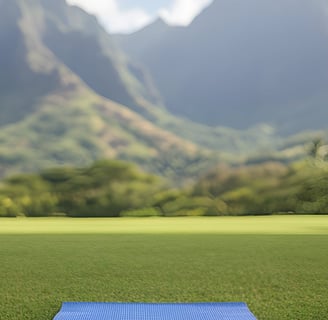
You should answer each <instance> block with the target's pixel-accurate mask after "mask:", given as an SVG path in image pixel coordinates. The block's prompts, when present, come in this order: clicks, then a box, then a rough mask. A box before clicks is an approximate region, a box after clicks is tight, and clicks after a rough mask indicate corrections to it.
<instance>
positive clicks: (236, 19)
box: [116, 0, 328, 135]
mask: <svg viewBox="0 0 328 320" xmlns="http://www.w3.org/2000/svg"><path fill="white" fill-rule="evenodd" d="M327 8H328V5H327V1H325V0H313V1H308V0H247V1H244V0H215V1H213V3H212V4H211V5H210V6H209V7H207V8H206V9H205V10H204V11H203V12H202V13H201V14H200V15H199V16H198V17H197V18H196V19H195V20H194V21H193V22H192V23H191V25H189V26H188V27H170V26H167V25H165V23H164V22H163V21H161V20H158V21H156V22H154V23H153V24H152V25H149V26H147V27H145V28H144V29H142V30H140V31H138V32H136V33H133V34H130V35H126V36H123V35H119V36H116V41H117V43H119V44H120V45H121V47H122V48H123V49H124V51H125V52H126V54H127V55H129V56H130V57H131V58H132V59H134V60H136V61H139V62H140V63H141V64H143V65H145V66H146V67H147V68H148V70H149V72H150V74H151V76H152V78H153V79H154V81H155V84H156V86H157V87H158V89H159V91H160V93H161V95H162V98H163V101H164V104H165V105H166V107H167V108H168V110H169V111H171V112H173V113H174V114H176V115H180V116H184V117H187V118H189V119H191V120H193V121H195V122H200V123H204V124H208V125H212V126H217V125H220V126H226V127H232V128H236V129H245V128H249V127H252V126H254V125H256V124H259V123H267V124H269V125H271V126H273V127H274V128H276V129H277V130H278V132H279V133H282V134H285V135H287V134H291V133H297V132H300V131H303V130H312V129H321V128H326V127H327V124H326V118H327V116H328V109H327V107H326V105H327V103H328V92H327V87H328V59H327V57H328V16H327V10H328V9H327ZM156 34H157V35H158V36H157V37H156Z"/></svg>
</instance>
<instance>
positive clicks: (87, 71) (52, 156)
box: [0, 0, 303, 182]
mask: <svg viewBox="0 0 328 320" xmlns="http://www.w3.org/2000/svg"><path fill="white" fill-rule="evenodd" d="M0 18H1V19H0V27H1V28H0V46H1V48H2V52H1V55H0V67H1V70H2V71H3V72H2V73H1V74H0V84H1V86H0V177H4V176H8V175H11V174H13V173H16V172H31V171H38V170H40V169H43V168H46V167H53V166H58V165H64V166H66V165H73V166H85V165H88V164H90V163H91V162H93V161H95V160H97V159H100V158H117V159H121V160H127V161H132V162H135V163H137V164H138V165H140V166H142V167H143V168H144V169H146V170H147V171H152V172H155V173H159V174H161V175H164V176H167V177H170V178H174V179H175V180H176V181H178V182H179V181H180V180H181V179H180V178H181V177H187V178H188V179H189V178H193V177H194V176H198V175H199V174H200V172H202V171H204V170H207V169H208V167H209V166H211V165H213V164H215V163H216V162H217V161H219V160H223V161H228V162H237V163H240V162H243V161H246V160H247V158H248V157H249V156H250V155H252V154H254V153H256V152H260V151H261V150H266V151H268V150H269V151H272V152H273V151H274V149H276V148H278V147H280V148H282V150H283V149H284V147H283V146H284V140H282V139H281V138H280V137H279V136H278V135H277V134H276V133H275V132H274V131H273V130H272V129H271V128H270V127H269V126H267V125H262V124H258V125H257V126H254V127H253V128H250V129H248V130H246V131H245V130H235V129H231V128H227V127H208V126H205V125H201V124H199V123H196V122H193V121H190V120H187V119H183V118H177V117H176V116H173V115H172V114H170V113H169V112H168V111H167V110H166V109H165V105H164V104H163V102H162V98H161V94H160V93H159V91H158V90H157V88H156V86H155V85H154V82H153V80H152V77H151V76H150V74H149V73H148V72H147V70H146V69H145V68H144V67H143V66H142V65H141V64H140V63H138V62H135V61H134V60H133V59H131V58H129V57H128V56H127V55H125V54H124V53H123V52H122V51H121V49H120V48H119V47H118V46H117V45H116V43H115V39H113V38H112V36H110V35H109V34H107V33H106V32H105V31H104V29H103V28H102V27H101V26H100V25H99V24H98V22H97V20H96V18H95V17H93V16H91V15H89V14H87V13H86V12H84V11H83V10H82V9H80V8H78V7H75V6H69V5H67V4H66V2H65V1H64V0H60V1H59V0H13V1H8V0H0ZM159 23H160V24H161V22H159ZM161 27H164V29H165V28H166V27H165V25H163V24H162V26H161ZM301 140H302V139H301ZM302 142H303V140H302V141H301V142H299V143H302ZM180 182H181V181H180Z"/></svg>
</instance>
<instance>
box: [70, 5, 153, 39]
mask: <svg viewBox="0 0 328 320" xmlns="http://www.w3.org/2000/svg"><path fill="white" fill-rule="evenodd" d="M67 2H68V3H69V4H74V5H78V6H80V7H81V8H83V9H84V10H86V11H88V12H89V13H92V14H94V15H96V16H97V17H98V18H99V20H100V22H101V23H102V24H103V25H104V27H105V28H106V29H107V30H108V31H110V32H113V33H114V32H130V31H132V30H136V29H139V28H141V27H143V26H145V25H146V24H148V23H149V22H150V21H151V20H152V17H151V16H150V15H149V14H148V13H147V12H146V11H144V10H142V8H135V9H129V10H124V11H123V10H121V9H120V8H119V6H118V4H117V0H67Z"/></svg>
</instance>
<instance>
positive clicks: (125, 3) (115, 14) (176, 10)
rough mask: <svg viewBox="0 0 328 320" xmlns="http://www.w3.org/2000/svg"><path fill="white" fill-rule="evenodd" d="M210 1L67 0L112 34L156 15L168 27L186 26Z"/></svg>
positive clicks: (146, 22)
mask: <svg viewBox="0 0 328 320" xmlns="http://www.w3.org/2000/svg"><path fill="white" fill-rule="evenodd" d="M212 1H213V0H67V2H68V3H69V4H74V5H78V6H80V7H81V8H83V9H84V10H86V11H88V12H89V13H92V14H95V15H96V16H97V17H98V19H99V21H100V22H101V23H102V24H103V26H104V27H105V28H106V29H107V30H108V31H109V32H112V33H129V32H133V31H136V30H138V29H140V28H141V27H143V26H145V25H147V24H148V23H150V22H152V21H153V20H154V19H156V18H157V17H158V16H160V17H162V18H163V19H164V20H165V21H166V22H167V23H169V24H172V25H188V24H189V23H190V22H191V21H192V20H193V19H194V17H195V16H196V15H197V14H198V13H199V12H200V11H201V10H202V9H204V8H205V7H206V6H208V5H209V4H210V3H211V2H212Z"/></svg>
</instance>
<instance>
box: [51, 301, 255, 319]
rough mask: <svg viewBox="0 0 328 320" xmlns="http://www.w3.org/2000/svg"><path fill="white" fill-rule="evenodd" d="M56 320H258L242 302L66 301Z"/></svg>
mask: <svg viewBox="0 0 328 320" xmlns="http://www.w3.org/2000/svg"><path fill="white" fill-rule="evenodd" d="M54 320H256V318H255V317H254V315H253V314H252V313H251V312H250V311H249V309H248V307H247V305H246V304H245V303H242V302H231V303H230V302H223V303H107V302H65V303H63V305H62V308H61V310H60V312H59V313H58V314H57V315H56V316H55V318H54Z"/></svg>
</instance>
